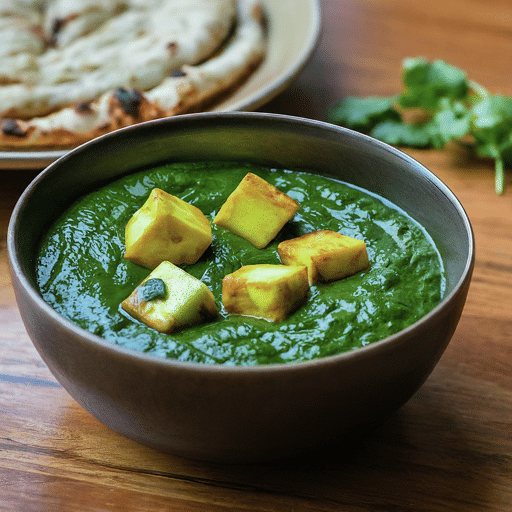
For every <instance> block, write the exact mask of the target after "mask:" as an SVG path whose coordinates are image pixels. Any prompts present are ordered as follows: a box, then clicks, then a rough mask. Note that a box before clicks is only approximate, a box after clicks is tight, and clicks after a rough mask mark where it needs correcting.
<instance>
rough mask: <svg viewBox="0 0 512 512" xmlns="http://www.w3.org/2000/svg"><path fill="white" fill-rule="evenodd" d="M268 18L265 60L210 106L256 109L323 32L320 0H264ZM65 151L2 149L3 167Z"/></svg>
mask: <svg viewBox="0 0 512 512" xmlns="http://www.w3.org/2000/svg"><path fill="white" fill-rule="evenodd" d="M262 4H263V6H264V8H265V12H266V14H267V21H268V50H267V55H266V57H265V60H264V61H263V62H262V64H261V65H260V66H259V67H258V69H256V71H255V72H254V73H253V74H252V75H251V76H250V77H249V79H248V80H247V81H246V82H245V83H244V84H243V85H242V86H241V87H240V88H239V89H237V90H236V92H234V93H233V94H232V95H230V96H229V98H227V99H226V100H224V101H222V102H221V103H218V104H217V105H216V106H215V107H214V108H212V109H211V110H215V111H225V110H256V109H257V108H259V107H261V106H262V105H264V104H265V103H266V102H268V101H270V100H271V99H272V98H274V97H275V96H277V95H278V94H279V93H280V92H281V91H283V89H285V88H286V87H287V86H288V85H289V84H290V82H292V81H293V80H294V79H295V77H296V76H297V75H298V74H299V73H300V72H301V71H302V69H303V67H304V66H305V64H306V62H307V61H308V59H309V57H310V56H311V54H312V52H313V50H314V49H315V47H316V44H317V41H318V37H319V34H320V24H321V19H320V5H319V0H262ZM65 153H66V151H65V150H60V151H0V169H43V168H44V167H46V166H47V165H49V164H50V163H51V162H53V161H55V160H56V159H57V158H59V157H60V156H62V155H64V154H65Z"/></svg>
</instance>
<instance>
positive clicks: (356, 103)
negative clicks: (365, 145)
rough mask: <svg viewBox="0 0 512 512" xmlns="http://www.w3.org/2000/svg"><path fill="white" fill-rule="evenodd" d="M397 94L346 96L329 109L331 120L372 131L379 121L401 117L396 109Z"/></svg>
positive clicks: (358, 129)
mask: <svg viewBox="0 0 512 512" xmlns="http://www.w3.org/2000/svg"><path fill="white" fill-rule="evenodd" d="M397 99H398V97H397V96H390V97H382V98H381V97H375V96H371V97H368V98H354V97H352V96H349V97H347V98H344V99H342V100H340V101H338V102H337V103H335V104H334V105H332V106H331V107H330V108H329V109H328V111H327V119H328V120H329V122H331V123H334V124H339V125H340V126H345V127H347V128H352V129H353V130H357V131H360V132H362V133H370V131H371V130H372V129H373V127H374V126H375V125H377V124H379V123H382V122H385V121H388V120H393V121H397V120H399V119H400V114H399V113H398V112H397V111H396V110H395V109H394V106H395V104H396V102H397Z"/></svg>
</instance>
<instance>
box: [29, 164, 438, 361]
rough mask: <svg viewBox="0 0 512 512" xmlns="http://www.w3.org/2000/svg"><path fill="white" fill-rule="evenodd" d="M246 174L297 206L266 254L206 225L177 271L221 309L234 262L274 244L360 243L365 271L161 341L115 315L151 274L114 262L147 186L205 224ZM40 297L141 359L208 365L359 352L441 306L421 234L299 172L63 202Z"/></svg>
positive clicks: (136, 188)
mask: <svg viewBox="0 0 512 512" xmlns="http://www.w3.org/2000/svg"><path fill="white" fill-rule="evenodd" d="M247 172H252V173H254V174H257V175H258V176H260V177H262V178H263V179H265V180H266V181H268V182H269V183H271V184H273V185H275V186H276V187H277V188H278V189H280V190H281V191H283V192H285V193H286V194H288V195H289V196H290V197H292V198H293V199H295V200H296V201H298V202H299V203H300V205H301V207H300V209H299V211H298V212H297V214H296V215H295V217H294V218H293V219H292V221H290V222H289V223H288V224H287V225H286V226H285V227H284V228H283V229H282V230H281V232H280V233H279V235H278V236H277V238H276V239H275V240H274V241H273V242H271V243H270V244H269V245H268V246H267V247H266V248H265V249H257V248H255V247H254V246H252V245H251V244H250V243H249V242H247V241H245V240H243V239H241V238H239V237H238V236H236V235H234V234H232V233H230V232H229V231H227V230H226V229H224V228H221V227H218V226H215V225H212V230H213V243H212V245H211V247H210V248H209V249H208V250H207V251H206V253H205V254H204V255H203V256H202V257H201V259H200V260H199V261H198V262H197V263H195V264H194V265H190V266H185V267H184V269H185V270H186V271H187V272H189V273H190V274H192V275H193V276H195V277H197V278H199V279H201V280H202V281H203V282H204V283H205V284H206V285H207V286H208V287H210V289H211V290H212V292H213V294H214V296H215V299H216V301H217V304H218V306H219V308H221V307H222V297H221V295H222V278H223V277H224V276H225V275H226V274H229V273H231V272H233V271H235V270H237V269H238V268H240V267H241V266H242V265H249V264H258V263H275V264H277V263H280V261H279V257H278V254H277V245H278V243H279V242H281V241H282V240H285V239H290V238H294V237H297V236H300V235H303V234H306V233H309V232H311V231H316V230H322V229H329V230H333V231H339V232H341V233H343V234H344V235H348V236H351V237H354V238H359V239H362V240H364V241H365V243H366V246H367V250H368V256H369V259H370V267H369V268H368V269H367V270H365V271H362V272H359V273H358V274H355V275H352V276H350V277H347V278H345V279H342V280H339V281H335V282H331V283H319V284H318V285H316V286H313V287H311V290H310V295H309V298H308V301H307V303H306V304H305V305H304V306H303V307H301V308H300V309H299V310H298V311H297V312H295V313H294V314H293V315H291V316H290V317H289V318H287V319H286V320H284V321H282V322H279V323H271V322H267V321H265V320H261V319H257V318H250V317H242V316H230V315H227V314H226V313H225V312H224V311H222V309H221V315H220V316H219V318H218V319H217V320H214V321H212V322H210V323H206V324H203V325H199V326H196V327H191V328H188V329H185V330H183V331H181V332H178V333H173V334H169V335H166V334H161V333H158V332H157V331H154V330H153V329H150V328H149V327H147V326H145V325H143V324H141V323H139V322H136V321H134V320H133V319H132V318H129V317H128V316H127V315H126V314H125V313H124V312H123V311H122V309H121V308H120V307H119V305H120V303H121V302H122V301H123V300H124V299H125V298H126V297H128V295H130V293H131V292H132V291H133V290H134V289H135V287H137V286H138V285H139V284H140V282H141V281H142V280H143V279H144V278H145V277H146V276H147V275H148V274H149V273H150V271H149V270H148V269H146V268H143V267H141V266H139V265H136V264H135V263H132V262H130V261H128V260H126V259H125V258H123V253H124V228H125V226H126V223H127V222H128V220H129V219H130V217H131V216H132V215H133V214H134V213H135V211H136V210H138V209H139V208H140V207H141V205H142V204H143V203H144V201H145V200H146V198H147V197H148V195H149V193H150V192H151V190H152V189H153V188H155V187H158V188H161V189H162V190H165V191H167V192H169V193H171V194H172V195H175V196H177V197H179V198H181V199H183V200H184V201H187V202H188V203H190V204H193V205H194V206H196V207H198V208H199V209H200V210H201V211H202V212H203V213H204V214H205V215H206V216H207V217H208V218H209V219H210V220H212V219H213V218H214V216H215V214H216V212H217V211H218V210H219V208H220V207H221V205H222V204H223V203H224V201H225V200H226V198H227V197H228V196H229V194H230V193H231V192H232V191H233V190H234V189H235V188H236V186H237V185H238V183H239V182H240V180H241V179H242V178H243V177H244V176H245V175H246V174H247ZM36 275H37V283H38V285H39V288H40V292H41V294H42V297H43V298H44V300H45V301H46V302H47V303H48V304H50V305H51V306H52V307H53V308H54V309H55V310H56V311H57V312H58V313H60V314H61V315H63V316H64V317H66V318H69V319H70V320H71V321H73V322H75V323H76V324H78V325H79V326H80V327H82V328H84V329H86V330H88V331H90V332H92V333H94V334H97V335H98V336H101V337H102V338H104V339H106V340H109V341H111V342H113V343H116V344H119V345H121V346H124V347H128V348H130V349H135V350H138V351H143V352H146V353H149V354H153V355H157V356H162V357H168V358H173V359H177V360H180V361H190V362H198V363H210V364H232V365H258V364H269V363H288V362H297V361H306V360H310V359H314V358H318V357H323V356H329V355H332V354H337V353H341V352H345V351H348V350H352V349H355V348H358V347H362V346H364V345H367V344H369V343H372V342H375V341H378V340H380V339H382V338H385V337H386V336H389V335H391V334H393V333H396V332H397V331H400V330H401V329H403V328H405V327H407V326H408V325H410V324H412V323H414V322H415V321H417V320H418V319H420V318H421V317H422V316H424V315H425V314H426V313H428V312H429V311H430V310H432V309H433V308H434V307H435V306H436V305H437V304H438V303H439V301H440V300H441V298H442V296H443V293H444V287H445V277H444V270H443V265H442V261H441V258H440V256H439V253H438V251H437V249H436V247H435V246H434V244H433V241H432V240H431V239H430V237H429V236H428V234H427V233H426V231H425V230H424V229H423V228H422V227H421V226H419V225H418V224H417V223H416V222H415V221H414V220H412V219H411V218H410V217H408V216H407V215H406V214H405V213H404V212H403V211H401V210H399V209H398V208H396V207H395V206H393V205H392V204H389V203H388V202H387V201H385V200H382V199H381V198H378V197H376V196H374V195H373V194H370V193H368V192H365V191H363V190H360V189H358V188H355V187H353V186H349V185H347V184H344V183H341V182H339V181H336V180H333V179H329V178H326V177H322V176H317V175H314V174H309V173H302V172H292V171H286V170H276V169H266V168H260V167H258V166H254V165H249V164H240V163H227V162H226V163H219V162H198V163H175V164H169V165H165V166H161V167H158V168H155V169H152V170H149V171H141V172H138V173H135V174H132V175H129V176H126V177H123V178H121V179H119V180H118V181H116V182H114V183H112V184H109V185H107V186H105V187H103V188H101V189H99V190H97V191H95V192H92V193H90V194H88V195H86V196H84V197H83V198H81V199H80V200H79V201H78V202H76V203H75V204H74V205H72V206H71V207H70V208H69V209H68V211H66V212H65V213H64V214H63V215H62V216H61V218H60V219H58V221H57V222H56V223H55V224H54V225H53V226H52V227H51V229H50V230H49V232H48V233H47V234H46V235H45V236H44V238H43V240H42V243H41V247H40V253H39V255H38V259H37V269H36Z"/></svg>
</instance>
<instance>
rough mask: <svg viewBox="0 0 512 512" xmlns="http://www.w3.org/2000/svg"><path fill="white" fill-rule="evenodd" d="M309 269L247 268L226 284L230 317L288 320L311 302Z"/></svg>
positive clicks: (224, 293)
mask: <svg viewBox="0 0 512 512" xmlns="http://www.w3.org/2000/svg"><path fill="white" fill-rule="evenodd" d="M308 292H309V283H308V274H307V269H306V267H305V266H286V265H265V264H260V265H246V266H244V267H241V268H239V269H238V270H236V271H235V272H233V273H232V274H228V275H227V276H225V277H224V279H223V280H222V302H223V304H224V308H225V309H226V311H227V312H228V313H233V314H238V315H246V316H254V317H258V318H264V319H266V320H269V321H272V322H279V321H281V320H284V319H285V318H286V317H287V316H288V315H290V314H291V313H293V312H294V311H295V310H296V309H298V308H299V307H300V306H301V305H302V304H303V303H304V302H305V301H306V299H307V295H308Z"/></svg>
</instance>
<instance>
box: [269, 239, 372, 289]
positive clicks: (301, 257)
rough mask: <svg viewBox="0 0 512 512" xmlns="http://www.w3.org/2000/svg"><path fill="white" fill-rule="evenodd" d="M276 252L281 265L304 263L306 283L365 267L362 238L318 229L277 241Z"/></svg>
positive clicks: (366, 263)
mask: <svg viewBox="0 0 512 512" xmlns="http://www.w3.org/2000/svg"><path fill="white" fill-rule="evenodd" d="M277 251H278V253H279V257H280V258H281V261H282V262H283V263H284V264H285V265H306V266H307V268H308V275H309V282H310V284H312V285H313V284H315V283H316V282H317V281H335V280H337V279H342V278H343V277H347V276H349V275H352V274H355V273H356V272H359V271H361V270H364V269H366V268H368V266H369V265H370V262H369V260H368V253H367V251H366V245H365V243H364V242H363V241H362V240H358V239H357V238H352V237H349V236H345V235H342V234H341V233H337V232H336V231H330V230H321V231H314V232H312V233H307V234H306V235H303V236H300V237H298V238H293V239H291V240H285V241H283V242H281V243H280V244H279V245H278V247H277Z"/></svg>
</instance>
